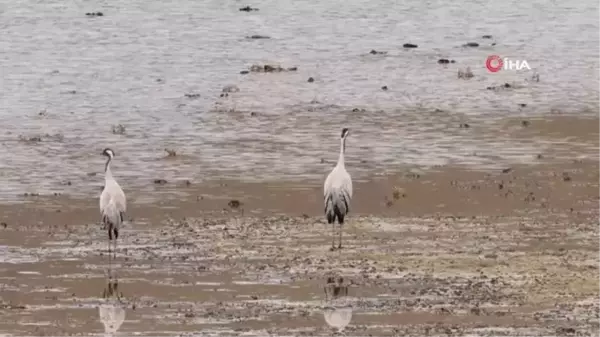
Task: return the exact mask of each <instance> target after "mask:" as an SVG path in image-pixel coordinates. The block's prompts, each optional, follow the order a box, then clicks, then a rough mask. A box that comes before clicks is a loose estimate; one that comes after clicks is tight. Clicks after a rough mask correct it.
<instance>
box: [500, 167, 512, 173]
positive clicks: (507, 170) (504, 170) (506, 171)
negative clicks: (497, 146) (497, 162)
mask: <svg viewBox="0 0 600 337" xmlns="http://www.w3.org/2000/svg"><path fill="white" fill-rule="evenodd" d="M510 171H512V168H510V167H509V168H505V169H503V170H502V173H509V172H510Z"/></svg>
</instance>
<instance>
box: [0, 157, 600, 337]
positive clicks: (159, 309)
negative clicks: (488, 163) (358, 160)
mask: <svg viewBox="0 0 600 337" xmlns="http://www.w3.org/2000/svg"><path fill="white" fill-rule="evenodd" d="M598 173H599V171H598V165H597V162H595V161H591V160H585V159H573V160H571V161H568V162H563V163H561V164H545V165H544V164H540V165H536V166H512V167H510V168H509V167H507V168H505V169H502V170H496V171H488V172H481V171H471V170H468V169H465V168H461V167H440V168H439V169H437V170H435V171H429V172H418V171H412V172H409V173H405V174H400V175H389V176H380V177H374V178H373V179H372V180H371V181H368V182H357V183H356V184H355V199H354V200H353V209H352V211H353V213H352V216H351V217H350V219H349V222H348V224H347V226H346V228H345V229H344V240H345V241H344V242H345V244H344V245H345V248H344V249H343V250H342V251H340V252H330V251H329V250H328V247H329V238H330V228H328V227H327V226H326V224H325V222H324V220H323V218H322V215H321V214H320V213H321V208H322V206H321V197H320V195H321V187H320V186H319V185H317V184H316V183H313V184H312V185H311V184H297V183H281V182H279V183H273V184H252V183H242V182H232V181H228V182H224V181H222V182H220V183H218V184H207V185H203V186H195V185H192V186H187V187H182V188H181V190H182V191H183V192H182V193H181V195H183V196H185V197H182V198H180V199H165V200H163V201H162V202H158V203H147V204H146V203H139V204H138V203H136V202H135V200H136V198H140V197H139V196H135V194H134V195H133V196H132V198H131V201H130V203H129V204H130V207H129V212H128V217H129V221H128V222H127V223H126V225H125V226H124V229H123V231H122V237H121V238H120V239H121V241H120V243H119V247H120V248H119V256H117V260H115V261H112V262H111V263H110V264H109V261H108V258H107V255H106V237H105V233H104V232H102V231H101V230H100V228H99V226H98V224H97V223H96V222H97V221H98V218H97V212H98V211H97V209H96V207H97V200H95V199H90V200H69V199H67V198H65V197H62V198H61V197H55V198H43V197H39V198H37V200H35V199H32V200H30V201H29V203H27V204H25V205H2V206H0V210H1V211H2V212H1V214H2V218H1V219H0V222H2V223H3V225H2V227H0V234H1V235H0V247H4V248H3V249H4V261H2V262H1V263H0V270H1V272H0V275H1V276H0V286H1V287H2V306H0V311H1V312H2V315H3V316H4V317H6V318H7V319H6V320H5V321H4V322H3V323H0V332H2V333H7V334H12V335H17V334H29V335H42V334H84V335H86V334H92V333H101V332H102V331H103V325H102V323H101V322H100V318H99V317H98V310H99V309H98V308H99V305H100V304H102V303H116V304H115V305H116V307H118V308H122V309H123V310H124V311H123V312H122V314H123V315H124V320H123V322H122V323H121V326H120V329H119V332H120V333H134V332H137V333H141V334H142V335H169V334H175V333H177V334H182V333H183V334H185V333H188V334H189V333H198V332H200V331H202V332H204V333H211V334H217V335H240V334H250V335H261V334H262V335H264V334H284V335H329V334H333V333H334V332H335V331H336V329H334V328H331V327H330V326H329V325H328V324H327V323H326V322H327V321H329V322H330V323H331V322H333V323H335V322H336V319H337V323H339V322H340V320H341V321H342V322H343V321H344V317H346V318H348V317H347V316H343V315H342V314H339V313H338V314H337V316H336V314H335V313H336V311H335V310H334V309H336V308H337V309H340V310H341V309H343V308H351V310H352V316H351V318H350V321H349V324H348V325H347V326H346V327H345V329H344V333H345V334H346V335H369V334H371V335H378V336H393V335H403V334H430V335H448V334H450V335H464V334H475V335H502V334H506V335H515V334H527V335H555V334H558V335H565V334H582V335H590V334H594V333H597V332H598V309H599V305H598V300H597V298H598V276H599V275H598V262H599V259H598V245H599V242H598V227H597V219H598V208H597V205H598V200H599V197H598ZM306 186H308V187H306ZM231 200H238V201H239V202H240V206H239V207H238V208H235V209H233V208H232V207H231V206H230V205H231V204H232V203H231ZM109 275H110V276H111V277H110V279H109V277H108V276H109ZM330 277H336V278H337V277H342V278H343V279H344V283H345V286H347V289H348V296H345V297H343V300H344V304H343V305H342V304H339V305H338V306H336V304H335V303H334V302H331V301H329V302H327V301H325V297H324V293H325V291H324V289H325V288H326V287H327V284H326V281H327V279H328V278H330ZM115 281H116V282H118V290H117V291H116V292H115V294H118V295H120V298H119V299H118V300H117V299H116V298H115V297H114V296H113V297H110V298H111V300H110V301H113V302H107V301H108V300H107V299H104V298H103V296H102V294H103V293H104V294H106V292H107V289H108V284H109V283H110V284H113V286H111V288H114V283H115ZM115 296H116V295H115ZM332 303H333V304H332ZM324 315H326V316H327V317H324ZM340 315H341V316H340ZM63 322H68V324H64V323H63ZM339 324H342V323H339ZM334 325H335V324H334Z"/></svg>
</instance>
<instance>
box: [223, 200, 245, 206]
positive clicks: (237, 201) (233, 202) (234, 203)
mask: <svg viewBox="0 0 600 337" xmlns="http://www.w3.org/2000/svg"><path fill="white" fill-rule="evenodd" d="M241 204H242V203H241V202H240V201H239V200H235V199H233V200H230V201H229V202H228V203H227V205H228V206H229V207H231V208H238V207H240V205H241Z"/></svg>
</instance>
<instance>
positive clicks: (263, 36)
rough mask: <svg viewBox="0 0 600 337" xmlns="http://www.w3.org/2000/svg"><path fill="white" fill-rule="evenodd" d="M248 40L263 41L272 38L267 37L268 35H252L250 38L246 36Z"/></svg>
mask: <svg viewBox="0 0 600 337" xmlns="http://www.w3.org/2000/svg"><path fill="white" fill-rule="evenodd" d="M246 38H247V39H251V40H261V39H270V38H271V37H269V36H266V35H250V36H246Z"/></svg>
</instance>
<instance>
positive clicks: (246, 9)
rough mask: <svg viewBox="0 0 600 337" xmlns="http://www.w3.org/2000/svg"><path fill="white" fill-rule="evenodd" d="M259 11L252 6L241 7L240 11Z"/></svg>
mask: <svg viewBox="0 0 600 337" xmlns="http://www.w3.org/2000/svg"><path fill="white" fill-rule="evenodd" d="M253 11H258V8H252V7H250V6H246V7H242V8H240V12H253Z"/></svg>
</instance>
